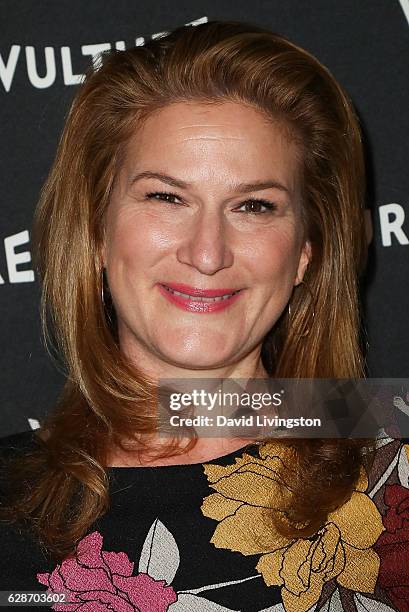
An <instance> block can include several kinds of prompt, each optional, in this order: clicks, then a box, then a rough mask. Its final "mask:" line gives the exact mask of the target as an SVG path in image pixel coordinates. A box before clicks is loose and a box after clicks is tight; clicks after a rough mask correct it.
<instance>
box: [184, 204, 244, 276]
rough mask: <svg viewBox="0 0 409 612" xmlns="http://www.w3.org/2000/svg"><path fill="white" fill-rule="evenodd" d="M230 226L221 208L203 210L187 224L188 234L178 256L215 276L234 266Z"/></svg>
mask: <svg viewBox="0 0 409 612" xmlns="http://www.w3.org/2000/svg"><path fill="white" fill-rule="evenodd" d="M231 247H232V245H231V236H230V235H229V228H228V227H226V224H225V221H224V218H223V215H222V214H220V211H215V210H207V211H206V210H202V211H201V212H200V213H199V214H198V216H197V217H196V218H195V219H194V220H193V221H192V223H191V224H189V226H188V227H186V230H185V236H184V238H183V239H182V242H181V243H180V244H179V247H178V249H177V259H178V261H179V262H180V263H183V264H187V265H189V266H192V267H194V268H196V269H197V270H199V272H201V273H202V274H207V275H212V274H215V273H216V272H217V271H218V270H222V269H223V268H229V267H230V266H232V265H233V260H234V258H233V251H232V248H231Z"/></svg>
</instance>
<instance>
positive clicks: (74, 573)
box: [37, 531, 177, 612]
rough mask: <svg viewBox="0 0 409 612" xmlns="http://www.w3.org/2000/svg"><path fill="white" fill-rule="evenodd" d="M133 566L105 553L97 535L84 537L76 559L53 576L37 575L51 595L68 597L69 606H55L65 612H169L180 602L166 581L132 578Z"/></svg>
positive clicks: (144, 576) (142, 576) (120, 556)
mask: <svg viewBox="0 0 409 612" xmlns="http://www.w3.org/2000/svg"><path fill="white" fill-rule="evenodd" d="M133 569H134V563H132V562H131V561H130V560H129V559H128V556H127V555H126V554H125V553H123V552H121V553H115V552H107V551H103V550H102V536H101V534H100V533H99V532H98V531H94V532H93V533H91V534H89V535H87V536H85V537H84V538H83V539H82V540H81V541H80V542H79V543H78V546H77V552H76V556H75V557H74V558H68V559H65V560H64V561H63V562H62V563H61V565H57V567H56V568H55V569H54V570H53V571H52V573H44V574H37V580H38V581H39V582H40V583H41V584H44V585H45V586H47V587H49V589H50V590H51V592H62V593H66V595H67V600H68V601H69V602H70V603H69V604H55V605H54V606H53V608H52V609H53V610H60V611H65V612H71V611H74V610H75V611H80V612H112V611H113V610H114V611H115V612H166V610H167V609H168V607H169V605H170V604H172V603H174V602H175V601H176V600H177V595H176V593H175V591H174V589H173V588H172V587H171V586H165V585H166V581H165V580H155V579H154V578H152V577H151V576H149V575H148V574H146V573H143V572H140V573H139V574H138V575H136V576H132V572H133Z"/></svg>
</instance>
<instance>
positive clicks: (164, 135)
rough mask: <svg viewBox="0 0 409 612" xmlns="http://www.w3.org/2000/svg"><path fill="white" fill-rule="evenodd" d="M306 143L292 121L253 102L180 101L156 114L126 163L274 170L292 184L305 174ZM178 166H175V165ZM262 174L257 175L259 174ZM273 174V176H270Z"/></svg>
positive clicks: (211, 170) (138, 134)
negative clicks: (269, 115) (291, 126)
mask: <svg viewBox="0 0 409 612" xmlns="http://www.w3.org/2000/svg"><path fill="white" fill-rule="evenodd" d="M300 157H301V155H300V146H299V143H298V142H297V141H296V139H295V138H294V135H293V133H292V131H291V130H290V129H289V126H288V125H286V124H285V123H284V122H283V121H278V120H277V121H274V120H272V119H271V118H267V116H266V115H265V114H264V113H263V112H262V111H261V110H259V109H257V108H254V107H252V106H250V105H247V104H242V103H237V102H230V101H223V102H218V103H211V104H208V103H203V102H176V103H172V104H170V105H168V106H166V107H164V108H161V109H159V110H156V111H155V112H153V113H151V114H150V115H149V116H148V117H147V118H146V119H145V120H144V122H143V123H142V124H141V125H140V126H137V129H136V130H135V132H134V134H133V135H132V136H131V138H130V140H129V141H128V143H127V146H126V149H125V160H124V161H125V164H126V162H128V165H130V166H132V170H135V164H136V165H137V166H138V170H145V169H149V170H152V168H151V167H149V168H144V167H143V168H142V166H145V165H146V164H149V165H150V166H152V164H153V165H155V170H158V169H159V168H158V167H159V166H163V165H165V166H166V167H167V168H164V167H161V168H160V169H161V170H162V171H165V170H166V169H167V170H171V169H172V170H174V171H179V172H187V171H188V169H190V170H191V169H192V166H195V165H196V166H197V168H196V171H197V172H200V173H201V175H202V176H203V175H204V174H207V175H210V174H214V175H215V176H216V175H217V174H218V173H220V172H223V171H224V172H226V171H227V169H228V171H229V172H237V173H238V174H243V173H245V174H246V176H243V177H241V178H242V179H251V178H260V175H266V174H270V175H271V172H273V173H274V171H275V172H276V173H277V172H278V173H280V174H281V178H282V179H284V178H286V179H287V180H288V181H289V182H290V183H292V184H293V183H294V182H295V181H296V178H297V176H298V174H299V167H300V163H299V162H300ZM170 166H172V168H171V167H170ZM255 174H256V176H253V175H255ZM268 178H271V176H268Z"/></svg>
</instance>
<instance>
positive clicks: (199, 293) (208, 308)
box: [158, 283, 241, 313]
mask: <svg viewBox="0 0 409 612" xmlns="http://www.w3.org/2000/svg"><path fill="white" fill-rule="evenodd" d="M158 288H159V291H160V292H161V293H162V295H163V296H164V297H165V298H166V299H167V300H168V301H169V302H171V303H172V304H175V306H178V307H179V308H182V309H183V310H187V311H189V312H197V313H210V312H219V311H221V310H225V309H226V308H228V307H229V306H231V304H233V303H234V302H235V301H236V300H237V299H238V298H239V297H240V295H241V292H240V293H234V292H235V291H241V290H239V289H233V288H226V289H225V288H221V289H198V288H197V287H190V286H189V285H184V284H180V283H167V284H166V285H165V284H161V283H158ZM169 289H171V290H172V291H178V292H179V293H186V294H188V295H189V296H190V297H186V296H183V295H176V294H175V293H172V291H170V290H169ZM232 293H234V295H230V297H228V298H225V299H223V300H218V301H216V302H210V301H209V302H208V301H202V300H200V299H195V297H199V298H200V297H204V298H215V297H221V296H223V295H228V294H232Z"/></svg>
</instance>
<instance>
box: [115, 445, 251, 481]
mask: <svg viewBox="0 0 409 612" xmlns="http://www.w3.org/2000/svg"><path fill="white" fill-rule="evenodd" d="M258 446H259V445H258V443H257V442H251V443H249V444H245V445H244V446H241V447H240V448H236V450H234V451H231V452H230V453H227V455H220V457H215V458H214V459H208V460H207V461H198V462H197V463H175V464H169V465H144V466H139V467H136V466H108V467H106V468H105V469H106V471H107V472H108V473H109V474H114V473H125V472H126V471H130V470H134V471H135V470H138V471H140V470H142V471H143V470H145V471H146V470H155V471H162V470H169V471H177V470H179V471H180V470H187V469H189V468H191V469H194V468H197V467H198V466H202V465H207V464H208V463H218V462H220V461H221V462H222V463H225V462H226V463H228V462H229V461H230V460H232V459H234V458H235V457H237V456H240V455H242V454H243V453H244V452H248V451H249V450H250V449H253V452H254V451H255V450H256V449H257V448H258Z"/></svg>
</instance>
